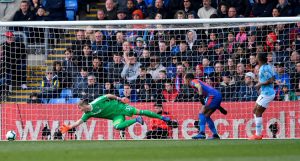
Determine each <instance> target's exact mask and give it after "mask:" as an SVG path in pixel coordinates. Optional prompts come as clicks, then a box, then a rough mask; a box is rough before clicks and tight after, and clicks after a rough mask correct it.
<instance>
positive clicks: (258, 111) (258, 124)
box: [249, 104, 266, 140]
mask: <svg viewBox="0 0 300 161" xmlns="http://www.w3.org/2000/svg"><path fill="white" fill-rule="evenodd" d="M265 110H266V108H264V107H262V106H259V105H258V104H256V105H255V108H254V110H253V113H254V120H255V135H252V136H251V137H250V138H249V140H261V139H262V134H261V132H262V114H263V113H264V112H265Z"/></svg>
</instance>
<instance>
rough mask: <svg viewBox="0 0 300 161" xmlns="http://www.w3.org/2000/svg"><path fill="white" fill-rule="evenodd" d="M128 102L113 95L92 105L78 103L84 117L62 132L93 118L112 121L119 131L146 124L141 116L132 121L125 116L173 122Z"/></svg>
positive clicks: (64, 128) (103, 97)
mask: <svg viewBox="0 0 300 161" xmlns="http://www.w3.org/2000/svg"><path fill="white" fill-rule="evenodd" d="M127 102H129V100H128V99H127V98H125V97H124V98H120V97H117V96H115V95H112V94H106V95H103V96H100V97H98V98H97V99H95V100H94V101H92V102H91V103H88V102H87V100H81V101H80V102H79V103H78V108H79V109H80V110H81V111H82V112H84V114H83V115H82V117H81V118H80V119H79V120H77V121H76V122H75V123H73V124H72V125H69V126H68V125H63V126H61V127H60V130H61V132H62V133H66V132H67V131H68V130H70V129H72V128H75V127H77V126H79V125H80V124H82V123H83V122H86V121H87V120H88V119H89V118H91V117H95V118H104V119H109V120H112V121H113V126H114V128H115V129H117V130H123V129H125V128H126V127H128V126H130V125H132V124H134V123H136V122H138V123H140V124H142V125H143V124H144V121H143V118H142V117H141V116H138V117H137V118H135V119H131V120H125V116H130V117H131V116H132V115H143V116H148V117H151V118H158V119H161V120H163V121H165V122H169V121H171V120H170V118H168V117H164V116H161V115H158V114H156V113H154V112H152V111H148V110H139V109H137V108H135V107H133V106H130V105H128V104H126V103H127Z"/></svg>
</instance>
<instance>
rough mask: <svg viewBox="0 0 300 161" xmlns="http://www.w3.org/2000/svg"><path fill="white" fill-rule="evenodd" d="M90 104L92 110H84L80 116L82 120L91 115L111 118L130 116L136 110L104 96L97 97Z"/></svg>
mask: <svg viewBox="0 0 300 161" xmlns="http://www.w3.org/2000/svg"><path fill="white" fill-rule="evenodd" d="M90 105H91V106H92V110H91V111H88V112H85V113H84V114H83V115H82V117H81V120H83V121H84V122H85V121H87V120H88V119H89V118H91V117H95V118H104V119H110V120H112V119H113V118H114V117H115V116H120V115H124V116H132V115H134V114H136V111H137V109H136V108H135V107H133V106H130V105H128V104H124V103H122V102H120V101H117V100H114V99H108V98H107V97H106V96H100V97H98V98H97V99H95V100H94V101H93V102H91V103H90Z"/></svg>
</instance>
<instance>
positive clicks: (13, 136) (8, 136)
mask: <svg viewBox="0 0 300 161" xmlns="http://www.w3.org/2000/svg"><path fill="white" fill-rule="evenodd" d="M16 136H17V135H16V132H14V131H13V130H10V131H8V132H7V133H6V139H7V140H9V141H13V140H16Z"/></svg>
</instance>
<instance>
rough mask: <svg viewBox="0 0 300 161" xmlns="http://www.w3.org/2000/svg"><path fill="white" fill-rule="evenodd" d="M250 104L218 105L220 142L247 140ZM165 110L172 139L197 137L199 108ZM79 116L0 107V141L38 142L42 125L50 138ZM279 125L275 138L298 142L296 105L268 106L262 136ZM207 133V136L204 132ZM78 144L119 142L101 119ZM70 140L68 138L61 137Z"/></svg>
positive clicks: (140, 129) (65, 110)
mask: <svg viewBox="0 0 300 161" xmlns="http://www.w3.org/2000/svg"><path fill="white" fill-rule="evenodd" d="M254 104H255V103H254V102H231V103H222V106H223V107H224V108H226V109H227V110H228V115H226V116H224V115H222V114H221V113H219V112H218V111H217V112H216V113H214V114H213V115H212V118H213V120H214V122H215V125H216V127H217V129H218V131H219V134H220V136H221V137H222V138H247V137H248V136H250V135H251V134H252V133H254V131H255V126H254V120H253V114H252V109H253V106H254ZM133 105H134V106H135V107H137V108H139V109H148V110H153V103H136V104H133ZM164 106H165V110H166V111H168V112H170V113H171V114H172V115H173V117H174V118H175V119H176V120H178V122H179V127H178V128H175V129H173V133H172V138H173V139H190V138H191V136H193V135H195V134H196V133H197V129H196V128H194V125H193V124H194V121H195V120H197V119H198V112H199V107H200V104H198V103H191V102H185V103H169V104H164ZM81 115H82V113H81V112H80V111H79V110H78V109H77V107H76V106H75V105H66V104H63V105H62V104H57V105H49V104H2V105H1V118H0V119H1V139H2V140H4V139H5V134H6V132H7V131H8V130H14V131H16V133H17V140H41V138H42V129H43V127H44V126H45V125H47V126H48V127H49V129H50V130H51V136H52V139H53V134H54V132H55V131H56V130H57V128H58V127H59V126H60V125H62V124H69V123H70V122H74V121H76V120H77V119H79V118H80V117H81ZM144 118H145V125H143V126H141V125H139V124H134V125H132V126H130V127H129V128H127V129H126V139H143V138H144V137H145V133H146V131H147V129H149V127H147V123H148V124H149V119H148V118H146V117H144ZM274 122H277V123H278V124H279V132H278V134H277V137H278V138H300V102H299V101H297V102H272V103H271V105H270V107H269V108H268V109H267V110H266V112H265V113H264V115H263V125H264V127H263V135H264V137H265V138H271V137H272V133H271V132H270V130H269V125H270V124H272V123H274ZM206 131H207V133H208V134H210V133H209V132H208V131H209V129H208V128H207V129H206ZM76 136H77V139H79V140H102V139H104V140H111V139H120V136H119V131H117V130H114V129H113V127H112V122H111V121H110V120H105V119H90V120H88V121H87V123H86V124H82V125H81V126H80V127H78V128H77V131H76ZM65 138H66V139H70V137H67V136H66V137H65Z"/></svg>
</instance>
